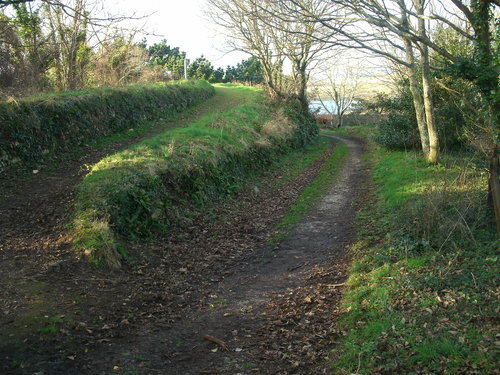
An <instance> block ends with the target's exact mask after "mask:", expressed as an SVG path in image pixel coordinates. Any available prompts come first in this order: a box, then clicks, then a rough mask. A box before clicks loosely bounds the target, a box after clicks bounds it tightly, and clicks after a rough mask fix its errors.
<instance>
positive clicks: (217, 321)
mask: <svg viewBox="0 0 500 375" xmlns="http://www.w3.org/2000/svg"><path fill="white" fill-rule="evenodd" d="M335 138H337V140H340V137H335ZM341 140H342V142H345V143H346V144H347V145H348V147H349V151H350V154H349V158H348V160H347V162H346V163H345V165H344V167H343V169H342V172H341V174H340V176H339V177H338V179H337V182H336V183H335V184H334V186H332V187H331V188H330V189H329V191H328V192H327V193H326V195H325V196H324V198H323V199H322V200H321V201H320V202H319V204H318V205H317V207H315V208H314V209H313V210H312V212H311V213H310V214H309V215H308V216H307V218H306V219H305V220H303V221H302V222H301V223H300V224H299V225H297V226H296V227H295V228H294V229H293V231H292V232H291V233H290V234H289V235H288V236H287V238H286V239H285V240H284V241H283V242H282V243H281V244H279V245H278V246H272V247H271V246H266V245H263V246H260V247H259V248H257V249H252V250H250V251H247V252H246V253H245V254H242V255H241V257H239V258H238V259H235V260H234V261H233V262H230V263H229V264H227V265H226V267H224V268H223V270H222V273H223V274H224V271H227V269H229V270H230V271H231V272H230V273H228V276H225V277H222V278H221V280H220V281H219V282H217V283H214V284H213V285H211V286H209V287H208V288H206V289H203V290H199V289H198V295H197V296H194V297H195V298H194V300H197V301H201V303H198V304H197V305H190V308H189V309H187V310H186V312H185V314H183V315H182V316H180V317H178V318H177V319H174V320H172V321H170V322H162V323H161V324H158V322H156V321H153V322H152V323H151V324H146V325H144V326H142V327H140V329H138V330H137V331H135V332H133V333H132V332H130V333H129V334H127V336H126V337H123V338H121V339H118V340H114V341H113V342H108V343H105V344H103V345H100V346H99V348H97V349H96V351H95V355H92V356H87V357H86V361H85V363H84V364H83V366H82V368H86V369H87V370H86V371H87V372H86V373H88V374H107V373H110V371H111V370H112V368H115V369H116V370H121V371H130V373H138V374H155V373H159V374H171V375H174V374H179V375H181V374H183V375H188V374H323V373H329V372H328V369H329V364H328V360H327V358H328V355H329V352H330V350H331V349H332V348H333V347H334V345H335V341H336V339H337V338H338V337H339V331H338V328H337V327H336V317H337V315H338V314H339V313H340V308H339V300H340V298H341V294H342V290H343V288H344V286H343V282H344V281H345V279H346V277H347V267H348V265H349V254H347V252H346V250H347V248H348V245H349V244H350V243H351V241H352V240H353V235H354V230H353V219H354V215H355V212H356V208H357V207H358V206H359V204H360V201H359V199H360V197H361V195H362V194H360V191H361V190H362V189H363V181H364V180H365V177H366V176H365V172H366V171H365V170H364V168H363V166H362V162H361V157H362V154H363V147H364V146H363V144H362V143H360V141H358V140H355V139H349V138H343V137H342V139H341ZM195 289H196V288H195Z"/></svg>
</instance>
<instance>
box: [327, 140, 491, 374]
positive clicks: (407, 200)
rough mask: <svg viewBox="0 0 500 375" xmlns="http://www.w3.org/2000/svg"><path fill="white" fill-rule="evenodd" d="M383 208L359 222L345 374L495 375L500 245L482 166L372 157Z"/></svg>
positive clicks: (338, 361) (337, 365)
mask: <svg viewBox="0 0 500 375" xmlns="http://www.w3.org/2000/svg"><path fill="white" fill-rule="evenodd" d="M370 155H371V160H372V162H373V164H374V165H373V173H374V179H375V182H376V187H377V194H376V195H377V203H376V204H374V205H371V206H368V207H366V208H365V210H364V211H363V212H361V213H360V215H358V221H359V228H360V230H359V232H358V243H357V244H355V246H353V254H354V260H353V264H352V267H351V275H350V278H349V280H348V281H347V284H348V285H349V289H348V290H347V291H346V292H345V295H344V299H343V308H344V310H345V313H344V315H343V317H342V319H341V329H342V330H344V331H345V332H346V335H345V337H344V338H342V339H341V341H340V344H339V346H338V347H337V349H336V350H335V352H334V354H333V359H332V368H333V372H334V373H335V374H350V373H357V374H374V373H381V374H383V373H413V374H438V373H439V374H490V373H494V370H495V368H496V364H495V362H496V360H495V358H496V357H497V355H498V347H497V345H496V344H495V341H494V338H493V337H494V336H495V333H497V332H498V330H497V328H498V327H497V325H496V321H495V318H494V317H495V316H497V314H498V310H497V308H496V306H498V293H497V291H498V289H497V286H498V281H499V278H498V272H497V271H496V270H497V269H498V262H497V259H498V258H497V255H495V254H496V253H497V252H498V248H499V245H500V243H499V241H498V237H497V234H496V232H495V229H494V226H493V223H492V217H491V214H490V213H489V212H488V209H487V204H486V203H487V195H486V192H487V178H486V177H487V176H486V169H485V168H482V167H484V164H482V163H481V160H478V159H475V158H474V157H471V156H469V155H444V157H443V164H442V165H440V166H429V165H428V164H427V163H426V162H425V160H424V159H423V158H420V157H418V156H416V155H415V154H413V153H405V152H388V151H384V150H381V149H378V150H375V151H373V152H372V153H371V154H370Z"/></svg>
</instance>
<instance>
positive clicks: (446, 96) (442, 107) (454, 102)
mask: <svg viewBox="0 0 500 375" xmlns="http://www.w3.org/2000/svg"><path fill="white" fill-rule="evenodd" d="M432 90H433V101H434V116H435V121H436V124H437V131H438V135H439V140H440V141H439V143H440V148H441V150H442V151H456V150H461V149H463V148H464V147H466V148H470V147H471V146H474V142H475V143H477V142H478V140H477V139H478V137H479V136H481V137H482V138H486V137H488V136H489V137H490V138H491V136H490V135H488V134H484V135H483V133H484V132H485V130H484V128H485V127H486V128H487V126H484V124H485V123H486V122H487V121H485V119H484V118H483V117H484V115H483V114H482V112H483V111H484V105H483V104H482V103H481V99H480V97H479V96H478V93H477V91H476V90H474V88H473V87H472V86H471V84H470V83H467V82H465V81H463V80H458V79H454V80H452V79H449V77H436V78H435V80H434V81H433V83H432ZM368 109H372V110H377V112H383V113H386V114H387V119H386V120H384V121H382V122H381V123H380V124H379V126H378V134H377V135H376V137H375V141H376V142H377V143H378V144H380V145H382V146H384V147H386V148H388V149H389V150H408V149H420V137H419V134H418V127H417V121H416V118H415V109H414V107H413V100H412V97H411V94H410V90H409V85H408V83H407V81H405V80H403V81H402V82H401V83H400V86H399V91H398V92H396V93H395V94H394V95H393V96H391V97H388V96H385V95H379V96H378V97H377V98H376V99H375V100H374V101H373V102H372V103H370V104H369V105H368ZM481 123H482V124H483V126H478V124H481ZM486 148H488V147H487V146H486Z"/></svg>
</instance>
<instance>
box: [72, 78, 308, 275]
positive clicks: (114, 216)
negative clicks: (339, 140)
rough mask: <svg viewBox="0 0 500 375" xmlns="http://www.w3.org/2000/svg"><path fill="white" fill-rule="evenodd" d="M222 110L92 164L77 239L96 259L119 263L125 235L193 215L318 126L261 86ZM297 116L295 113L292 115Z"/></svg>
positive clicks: (80, 195)
mask: <svg viewBox="0 0 500 375" xmlns="http://www.w3.org/2000/svg"><path fill="white" fill-rule="evenodd" d="M233 90H235V93H236V92H237V91H238V92H239V93H240V94H241V92H245V93H246V95H247V102H246V103H244V104H241V105H238V106H236V107H233V108H231V109H229V110H226V111H224V112H222V113H220V112H218V111H217V109H214V111H212V113H210V114H208V115H205V116H202V117H200V118H199V119H198V121H196V122H194V123H192V124H191V125H190V126H189V127H185V128H176V129H174V130H170V131H167V132H165V133H164V134H161V135H158V136H156V137H153V138H150V139H147V140H144V141H142V142H140V143H138V144H136V145H134V146H133V147H131V148H129V149H127V150H125V151H122V152H120V153H117V154H115V155H111V156H109V157H107V158H105V159H103V160H101V161H100V162H99V163H97V164H96V165H94V166H93V167H92V170H91V172H90V173H89V174H88V175H87V176H86V177H85V179H84V180H83V182H82V183H81V184H80V186H79V187H78V189H77V196H76V197H77V199H76V212H77V214H76V219H75V240H76V246H77V248H79V249H81V250H82V251H83V253H85V254H86V255H87V256H88V257H89V258H90V259H91V260H93V261H95V262H96V263H104V264H107V265H108V266H111V267H119V266H120V264H121V262H122V261H123V259H124V257H126V254H125V251H123V250H122V248H121V247H120V242H121V239H124V238H127V239H143V238H149V237H152V236H154V235H157V234H158V233H165V232H167V231H168V230H169V229H170V228H172V227H175V226H177V225H182V224H183V223H188V222H189V216H190V215H191V214H192V213H193V212H196V211H199V210H200V207H203V206H204V205H207V204H208V203H211V202H214V201H217V200H219V199H221V198H222V197H224V196H225V195H227V194H229V193H231V192H234V191H235V190H237V189H238V188H239V186H240V184H241V183H242V181H243V180H244V179H245V178H246V177H248V176H249V175H251V174H252V173H254V172H255V171H257V170H259V169H262V168H265V167H266V166H267V165H270V164H271V163H272V162H273V161H274V160H276V158H277V156H278V155H280V154H283V153H285V152H287V151H290V150H291V149H292V148H295V147H300V146H301V145H304V144H307V143H308V142H310V141H311V139H312V138H314V136H315V134H317V126H316V124H315V121H314V119H313V118H309V117H307V116H301V115H300V112H299V111H297V109H296V106H297V105H298V104H295V103H287V104H286V105H276V104H274V105H272V104H270V103H268V102H267V101H266V100H265V99H264V98H263V95H262V92H261V91H260V90H258V89H255V88H250V87H244V86H240V87H234V88H233ZM291 119H293V121H292V120H291Z"/></svg>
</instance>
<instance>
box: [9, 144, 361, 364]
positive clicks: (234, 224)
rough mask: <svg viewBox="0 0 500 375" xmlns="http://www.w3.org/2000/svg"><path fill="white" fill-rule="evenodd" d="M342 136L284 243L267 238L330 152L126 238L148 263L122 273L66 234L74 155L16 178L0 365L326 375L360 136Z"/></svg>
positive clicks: (75, 175) (357, 181)
mask: <svg viewBox="0 0 500 375" xmlns="http://www.w3.org/2000/svg"><path fill="white" fill-rule="evenodd" d="M336 138H340V137H336ZM342 141H343V142H346V143H347V145H348V146H349V150H350V155H349V158H348V160H347V162H346V164H345V166H344V168H343V169H342V172H341V175H340V176H339V178H338V181H337V182H336V183H335V185H334V186H333V187H332V188H331V189H330V190H329V191H328V192H327V194H326V195H325V197H324V198H323V199H322V200H321V202H320V203H319V204H318V206H317V207H316V208H315V209H313V210H312V212H311V213H310V215H309V216H308V217H307V218H306V219H305V220H304V221H303V222H302V223H300V224H299V225H297V226H296V228H295V229H293V231H292V232H291V233H290V234H289V236H288V237H287V238H286V239H285V240H284V241H283V242H282V243H281V244H280V245H278V246H273V247H271V246H269V245H266V241H267V240H268V239H269V238H270V237H271V236H272V235H273V233H274V229H273V228H274V226H275V224H276V223H277V222H278V220H279V218H280V217H281V216H282V215H283V213H284V211H285V209H286V207H288V206H289V205H290V204H291V203H293V201H294V200H295V199H296V197H297V196H298V194H299V192H300V191H301V190H302V189H303V188H304V187H305V186H306V185H307V184H308V183H309V182H310V181H311V180H312V179H313V178H314V177H315V176H316V174H317V172H318V170H319V169H320V167H321V165H322V162H323V161H324V159H325V158H326V157H327V156H328V153H327V154H325V155H324V157H323V159H322V160H319V161H318V162H317V163H316V164H315V165H314V166H312V167H311V168H310V169H309V170H307V171H306V172H305V173H303V174H302V175H301V176H300V177H299V178H297V179H296V180H295V181H291V182H289V183H287V184H286V185H284V187H283V188H281V189H279V190H276V189H275V188H274V187H275V184H274V183H273V181H276V180H278V179H279V178H280V173H279V172H278V171H275V172H273V173H272V174H270V175H268V176H267V178H266V179H265V181H267V184H265V185H264V186H259V189H256V188H255V189H254V188H253V187H252V186H251V185H252V184H251V183H250V184H249V185H250V186H249V188H248V189H246V190H245V191H246V192H245V193H242V194H240V195H238V196H235V197H233V198H232V199H230V200H229V201H228V202H226V203H225V204H223V205H219V206H218V207H216V208H214V210H213V212H212V214H211V215H209V216H207V217H200V218H196V219H195V220H194V221H193V222H192V223H191V225H190V226H189V227H187V228H186V229H184V230H182V231H181V230H179V231H178V232H176V233H171V234H170V235H169V236H165V237H163V238H160V239H157V240H155V241H154V242H149V243H147V244H139V243H136V244H129V247H130V248H131V249H132V251H133V252H135V253H137V254H140V253H147V254H148V256H149V258H148V259H149V261H148V262H146V261H144V262H142V263H140V264H135V265H133V266H130V267H129V268H128V269H125V270H122V271H119V272H118V271H117V272H110V271H107V270H102V269H96V268H94V267H92V266H91V265H89V264H86V263H85V262H81V261H79V260H78V259H77V257H76V256H75V255H74V253H73V252H72V251H71V249H70V246H69V240H70V239H69V238H68V237H67V235H66V234H65V231H64V224H65V223H66V221H67V219H68V217H69V213H70V207H71V192H72V191H73V187H74V185H75V184H76V183H77V181H79V179H80V178H81V174H82V173H81V172H80V170H81V168H80V167H81V165H82V160H74V161H70V162H68V163H67V164H65V166H63V167H61V168H60V169H58V170H57V171H54V173H53V174H51V175H46V176H40V178H39V179H37V178H35V179H32V180H31V181H30V182H29V183H24V184H21V186H20V188H19V189H18V191H17V192H14V193H13V194H12V196H11V198H10V199H9V200H8V201H5V202H4V203H2V204H1V205H0V262H1V263H0V282H1V284H2V286H3V288H2V290H1V292H0V306H1V309H2V311H1V315H0V327H1V333H0V339H1V340H0V371H1V372H2V373H13V374H35V373H37V374H111V373H126V374H200V373H201V374H203V373H205V374H238V373H240V374H316V373H318V374H320V373H327V372H328V361H327V360H326V357H327V356H328V354H329V351H330V350H331V349H332V348H333V347H334V345H335V341H336V340H337V338H338V336H339V334H340V333H339V332H338V329H337V327H336V316H338V314H339V313H340V308H339V304H338V302H339V299H340V297H341V293H342V290H343V282H344V280H345V278H346V268H347V266H348V264H349V256H348V254H347V252H346V249H347V248H348V245H349V243H350V241H351V240H352V239H353V234H354V233H353V218H354V215H355V212H356V208H357V206H358V204H360V199H359V197H360V196H362V194H360V191H361V190H362V189H363V181H364V179H365V171H364V169H363V167H362V166H361V160H360V158H361V155H362V153H363V144H362V143H361V142H360V141H358V140H355V139H349V138H344V137H342ZM120 147H124V145H120V146H116V149H119V148H120ZM110 151H113V147H111V149H110V150H105V151H95V154H91V155H90V156H89V159H87V160H85V162H87V163H88V162H92V161H95V160H98V159H99V158H100V157H102V155H103V154H104V153H106V152H110ZM92 158H94V159H92ZM37 177H38V176H37ZM134 250H135V251H134ZM40 326H41V327H43V329H41V330H40V329H39V327H40ZM34 327H37V328H34ZM226 349H228V350H226Z"/></svg>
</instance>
